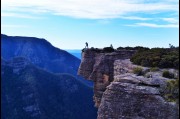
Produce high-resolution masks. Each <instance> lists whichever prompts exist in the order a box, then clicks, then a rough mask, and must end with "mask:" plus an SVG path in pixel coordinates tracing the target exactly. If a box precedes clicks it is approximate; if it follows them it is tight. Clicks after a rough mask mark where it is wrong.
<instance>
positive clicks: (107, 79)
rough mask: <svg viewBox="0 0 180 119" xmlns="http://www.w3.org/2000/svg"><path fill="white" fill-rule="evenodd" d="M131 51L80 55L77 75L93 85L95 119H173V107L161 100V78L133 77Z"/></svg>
mask: <svg viewBox="0 0 180 119" xmlns="http://www.w3.org/2000/svg"><path fill="white" fill-rule="evenodd" d="M133 54H134V51H115V52H112V53H101V52H96V51H94V50H91V49H86V50H85V51H84V52H82V61H81V65H80V67H79V70H78V74H79V75H82V76H83V77H85V78H86V79H88V80H92V81H93V82H94V97H93V98H94V102H95V106H96V107H98V117H97V119H177V118H178V113H177V106H176V105H175V104H174V103H169V102H166V101H165V100H164V98H163V97H162V96H161V93H162V90H163V88H164V87H165V85H166V83H165V80H168V79H166V78H163V77H159V76H158V77H156V76H154V77H151V78H145V77H143V76H136V75H135V74H133V73H132V69H133V68H134V67H136V65H133V64H131V62H130V60H129V58H130V57H131V56H132V55H133Z"/></svg>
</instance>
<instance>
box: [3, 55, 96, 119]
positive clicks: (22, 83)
mask: <svg viewBox="0 0 180 119" xmlns="http://www.w3.org/2000/svg"><path fill="white" fill-rule="evenodd" d="M1 63H2V64H1V86H2V87H1V89H2V94H1V105H2V106H1V109H2V110H1V119H81V118H82V119H95V118H96V116H97V114H96V112H97V110H96V109H95V108H94V107H93V102H92V99H91V97H92V95H93V91H92V89H91V88H89V87H87V86H85V85H83V84H82V83H81V82H80V81H78V80H76V79H75V77H73V76H71V75H68V74H55V73H50V72H47V71H45V70H43V69H40V68H37V67H36V66H35V65H33V64H32V63H30V62H29V60H27V59H26V58H24V57H16V58H13V59H12V60H10V61H6V60H4V59H2V58H1Z"/></svg>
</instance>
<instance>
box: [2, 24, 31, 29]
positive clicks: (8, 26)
mask: <svg viewBox="0 0 180 119" xmlns="http://www.w3.org/2000/svg"><path fill="white" fill-rule="evenodd" d="M1 27H2V28H27V27H29V26H26V25H12V24H11V25H10V24H6V25H2V26H1Z"/></svg>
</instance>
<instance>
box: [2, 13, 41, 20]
mask: <svg viewBox="0 0 180 119" xmlns="http://www.w3.org/2000/svg"><path fill="white" fill-rule="evenodd" d="M1 17H17V18H27V19H42V17H36V16H33V15H27V14H21V13H9V12H3V13H1Z"/></svg>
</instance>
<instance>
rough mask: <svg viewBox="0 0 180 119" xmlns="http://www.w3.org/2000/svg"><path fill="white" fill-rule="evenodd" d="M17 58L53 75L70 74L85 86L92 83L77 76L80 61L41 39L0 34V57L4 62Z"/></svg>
mask: <svg viewBox="0 0 180 119" xmlns="http://www.w3.org/2000/svg"><path fill="white" fill-rule="evenodd" d="M17 56H21V57H25V58H27V59H29V60H30V62H32V63H33V64H34V65H36V66H38V67H40V68H42V69H44V70H47V71H50V72H53V73H69V74H72V75H73V76H75V77H76V78H77V79H80V80H81V81H82V82H83V83H84V84H85V85H87V86H92V82H89V81H86V80H84V79H83V78H82V77H80V76H77V71H78V67H79V64H80V60H79V59H78V58H77V57H75V56H73V55H71V54H70V53H68V52H66V51H64V50H61V49H58V48H56V47H54V46H52V45H51V44H50V43H49V42H48V41H46V40H45V39H42V38H41V39H40V38H35V37H20V36H7V35H3V34H1V57H2V58H3V59H5V60H10V59H11V58H13V57H17Z"/></svg>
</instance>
